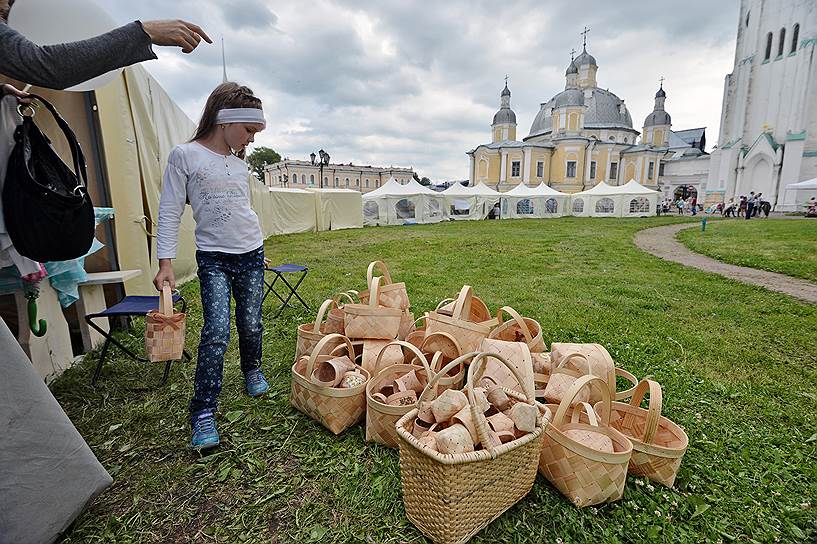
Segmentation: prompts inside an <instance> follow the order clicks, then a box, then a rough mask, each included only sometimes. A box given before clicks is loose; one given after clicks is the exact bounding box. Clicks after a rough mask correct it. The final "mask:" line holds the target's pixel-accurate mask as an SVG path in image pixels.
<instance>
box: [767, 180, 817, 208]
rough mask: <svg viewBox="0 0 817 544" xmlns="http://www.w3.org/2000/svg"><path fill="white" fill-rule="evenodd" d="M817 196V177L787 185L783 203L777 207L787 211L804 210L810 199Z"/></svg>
mask: <svg viewBox="0 0 817 544" xmlns="http://www.w3.org/2000/svg"><path fill="white" fill-rule="evenodd" d="M813 196H817V178H814V179H807V180H806V181H801V182H798V183H790V184H788V185H786V190H785V192H784V193H783V203H782V205H778V207H777V209H778V210H781V211H786V212H802V211H803V209H804V206H806V205H807V203H808V200H809V199H810V198H811V197H813Z"/></svg>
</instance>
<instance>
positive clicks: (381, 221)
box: [363, 178, 448, 225]
mask: <svg viewBox="0 0 817 544" xmlns="http://www.w3.org/2000/svg"><path fill="white" fill-rule="evenodd" d="M445 206H446V204H445V197H444V196H443V195H442V193H437V192H435V191H432V190H431V189H428V188H426V187H423V186H422V185H420V184H419V183H417V182H416V181H415V180H413V179H410V180H409V181H408V183H406V184H401V183H398V182H397V181H396V180H395V179H394V178H389V180H388V181H387V182H386V183H384V184H383V185H382V186H381V187H380V188H378V189H375V190H374V191H371V192H369V193H366V194H364V195H363V224H364V225H404V224H407V223H437V222H440V221H443V220H444V219H446V218H447V217H448V213H447V212H446V210H445Z"/></svg>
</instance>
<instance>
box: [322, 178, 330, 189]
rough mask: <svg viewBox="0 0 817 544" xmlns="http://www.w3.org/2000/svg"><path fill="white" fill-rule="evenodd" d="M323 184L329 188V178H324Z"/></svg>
mask: <svg viewBox="0 0 817 544" xmlns="http://www.w3.org/2000/svg"><path fill="white" fill-rule="evenodd" d="M323 184H324V185H325V186H327V187H329V178H323Z"/></svg>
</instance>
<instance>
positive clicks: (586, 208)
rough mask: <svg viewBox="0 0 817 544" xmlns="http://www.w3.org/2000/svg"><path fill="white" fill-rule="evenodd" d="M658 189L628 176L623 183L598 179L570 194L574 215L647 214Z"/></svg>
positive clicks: (655, 204)
mask: <svg viewBox="0 0 817 544" xmlns="http://www.w3.org/2000/svg"><path fill="white" fill-rule="evenodd" d="M658 195H659V193H658V191H653V190H652V189H648V188H646V187H644V186H643V185H641V184H640V183H638V182H636V181H635V180H630V181H628V182H627V183H625V184H624V185H608V184H606V183H604V182H603V181H602V182H599V183H598V185H596V186H595V187H593V188H591V189H588V190H586V191H582V192H580V193H575V194H574V195H572V197H571V210H572V212H573V215H576V216H581V217H646V216H649V215H654V214H655V209H656V206H657V204H658Z"/></svg>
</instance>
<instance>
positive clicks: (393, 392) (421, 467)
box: [291, 261, 688, 543]
mask: <svg viewBox="0 0 817 544" xmlns="http://www.w3.org/2000/svg"><path fill="white" fill-rule="evenodd" d="M377 272H379V273H380V275H376V273H377ZM366 279H367V289H366V290H365V291H362V292H356V291H346V292H343V293H340V294H339V295H337V296H335V297H333V298H332V299H329V300H327V301H325V302H324V303H323V304H322V305H321V307H320V309H319V311H318V315H317V317H316V319H315V321H314V322H311V323H307V324H304V325H301V326H300V327H298V342H297V348H296V358H295V363H294V364H293V366H292V392H291V401H292V404H293V405H294V406H295V407H296V408H298V409H299V410H300V411H302V412H304V413H305V414H307V415H309V416H310V417H312V418H313V419H315V420H316V421H318V422H320V423H321V424H323V425H324V426H325V427H327V428H328V429H329V430H330V431H332V432H334V433H335V434H338V433H340V432H342V431H344V430H345V429H347V428H349V427H350V426H352V425H354V424H356V423H357V422H358V421H360V420H361V419H363V418H364V415H365V425H366V440H367V441H372V442H378V443H381V444H384V445H386V446H389V447H393V448H397V447H399V450H400V472H401V478H402V485H403V502H404V505H405V510H406V515H407V516H408V518H409V519H410V520H411V521H412V522H413V523H414V524H415V525H416V526H417V527H418V528H419V529H420V530H421V531H422V532H423V533H424V534H425V535H426V536H427V537H429V538H430V539H431V540H433V541H434V542H440V543H461V542H466V541H467V540H468V539H470V538H471V537H472V536H473V535H474V534H476V533H477V532H478V531H480V530H481V529H482V528H483V527H485V526H486V525H488V524H489V523H490V522H491V521H492V520H493V519H495V518H496V517H498V516H500V515H501V514H502V513H503V512H504V511H505V510H507V509H508V508H510V507H511V506H512V505H514V504H515V503H516V502H518V501H519V500H520V499H521V498H522V497H524V496H525V495H526V494H527V493H528V492H529V491H530V489H531V488H532V486H533V484H534V481H535V479H536V472H537V470H538V471H539V472H540V473H541V474H542V475H543V476H544V477H545V478H546V479H547V480H548V481H550V482H551V484H552V485H553V486H554V487H555V488H556V489H558V490H559V491H560V492H561V493H562V494H563V495H565V497H567V498H568V499H569V500H570V501H571V502H573V504H575V505H576V506H579V507H583V506H589V505H594V504H600V503H604V502H610V501H614V500H617V499H620V498H621V496H622V494H623V491H624V485H625V482H626V477H627V474H628V472H629V473H630V474H634V475H637V476H646V477H648V478H650V479H651V480H654V481H656V482H659V483H662V484H664V485H667V486H672V485H673V483H674V481H675V477H676V475H677V473H678V469H679V467H680V464H681V458H682V457H683V455H684V452H685V451H686V448H687V444H688V438H687V436H686V434H685V432H684V431H683V429H681V427H679V426H678V425H676V424H675V423H673V422H672V421H670V420H669V419H667V418H666V417H664V416H662V415H661V402H662V390H661V386H660V385H659V384H658V383H657V382H655V381H652V380H641V381H638V380H637V379H636V378H635V376H633V375H632V374H630V373H629V372H627V371H625V370H624V369H622V368H618V367H616V366H615V363H614V361H613V359H612V357H611V356H610V354H609V353H608V351H607V350H606V349H605V348H604V347H603V346H601V345H599V344H575V343H558V342H554V343H552V344H551V346H550V350H549V351H548V349H547V345H546V344H545V342H544V340H543V337H542V327H541V326H540V324H539V323H538V322H537V321H536V320H535V319H532V318H530V317H525V316H522V315H520V314H519V313H518V312H517V311H516V310H514V309H513V308H511V307H509V306H502V307H501V308H500V309H499V310H498V311H497V312H496V313H495V314H493V313H491V312H490V311H489V309H488V307H487V305H486V304H485V303H484V302H483V301H482V300H481V299H480V298H478V297H477V296H475V295H474V294H473V290H472V289H471V287H470V286H467V285H466V286H463V288H462V289H461V290H460V292H459V294H458V296H457V297H456V298H454V299H445V300H443V301H441V302H440V303H439V304H438V305H437V307H436V309H435V310H434V311H430V312H427V313H425V314H423V315H422V316H421V317H420V318H419V319H416V320H415V318H414V315H413V314H412V312H411V306H410V302H409V297H408V292H407V290H406V286H405V284H404V283H395V282H393V281H392V278H391V275H390V272H389V270H388V267H387V266H386V265H385V264H384V263H383V262H381V261H375V262H373V263H371V264H370V265H369V267H368V271H367V274H366ZM617 378H621V381H622V382H627V383H628V386H627V388H626V389H624V390H618V389H617V383H616V382H617ZM646 394H649V401H648V405H647V408H642V407H641V403H642V400H643V399H644V396H645V395H646ZM537 398H539V399H542V401H541V402H540V401H539V400H537ZM626 399H629V402H622V401H624V400H626Z"/></svg>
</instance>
